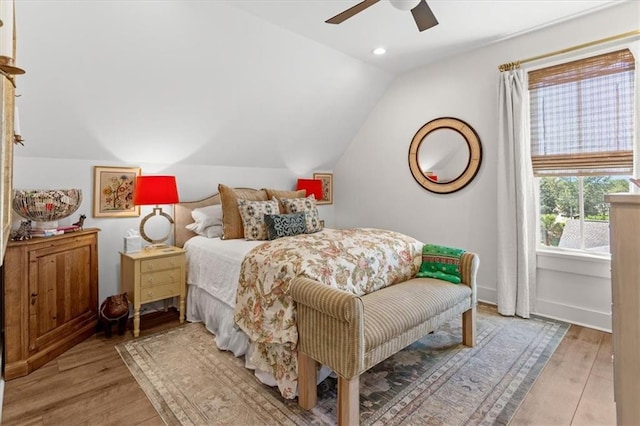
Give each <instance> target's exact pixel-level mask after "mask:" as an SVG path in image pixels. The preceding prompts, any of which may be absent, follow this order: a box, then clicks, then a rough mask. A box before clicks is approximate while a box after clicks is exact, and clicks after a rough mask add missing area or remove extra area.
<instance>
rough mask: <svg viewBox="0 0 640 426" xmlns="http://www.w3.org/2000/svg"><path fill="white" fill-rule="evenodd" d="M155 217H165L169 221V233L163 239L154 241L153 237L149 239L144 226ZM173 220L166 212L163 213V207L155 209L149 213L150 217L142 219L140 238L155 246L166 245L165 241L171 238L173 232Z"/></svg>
mask: <svg viewBox="0 0 640 426" xmlns="http://www.w3.org/2000/svg"><path fill="white" fill-rule="evenodd" d="M155 216H163V217H165V218H166V219H167V220H168V221H169V232H168V233H167V235H165V236H163V237H162V238H156V239H153V238H151V237H149V236H148V235H147V234H146V233H145V232H144V225H145V223H147V221H148V220H149V219H152V218H153V217H155ZM173 225H174V223H173V219H172V218H171V216H169V215H168V214H166V213H165V212H163V211H162V207H154V208H153V211H152V212H151V213H149V214H148V215H146V216H145V217H144V219H142V222H140V236H141V237H142V238H143V239H144V240H145V241H148V242H150V243H151V244H153V245H154V246H157V245H161V244H162V243H164V242H165V241H167V240H168V239H169V237H170V236H171V233H172V232H173Z"/></svg>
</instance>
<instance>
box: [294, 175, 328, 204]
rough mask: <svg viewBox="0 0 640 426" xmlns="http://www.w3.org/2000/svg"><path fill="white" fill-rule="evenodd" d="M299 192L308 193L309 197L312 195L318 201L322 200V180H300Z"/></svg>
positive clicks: (297, 187)
mask: <svg viewBox="0 0 640 426" xmlns="http://www.w3.org/2000/svg"><path fill="white" fill-rule="evenodd" d="M296 189H297V190H300V189H304V190H305V191H307V197H308V196H309V195H311V194H313V196H314V197H315V198H316V200H322V181H321V180H320V179H298V185H297V186H296Z"/></svg>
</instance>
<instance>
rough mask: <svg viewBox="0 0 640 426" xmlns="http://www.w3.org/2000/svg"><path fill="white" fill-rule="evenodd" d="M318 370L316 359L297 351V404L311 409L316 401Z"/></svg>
mask: <svg viewBox="0 0 640 426" xmlns="http://www.w3.org/2000/svg"><path fill="white" fill-rule="evenodd" d="M317 382H318V370H317V363H316V361H315V360H314V359H313V358H311V357H310V356H308V355H306V354H304V353H302V352H300V351H298V405H300V407H302V408H303V409H305V410H311V409H312V408H313V407H315V406H316V402H317V401H318V384H317Z"/></svg>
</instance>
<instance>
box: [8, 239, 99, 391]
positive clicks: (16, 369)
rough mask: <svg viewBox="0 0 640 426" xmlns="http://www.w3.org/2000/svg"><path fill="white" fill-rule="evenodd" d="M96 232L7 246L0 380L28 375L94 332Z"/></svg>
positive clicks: (96, 318) (96, 306)
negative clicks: (3, 357) (2, 352)
mask: <svg viewBox="0 0 640 426" xmlns="http://www.w3.org/2000/svg"><path fill="white" fill-rule="evenodd" d="M98 232H99V229H85V230H83V231H77V232H74V233H71V234H64V235H57V236H53V237H49V238H34V239H31V240H26V241H19V242H17V241H16V242H10V243H9V244H8V245H7V252H6V257H5V263H4V270H3V274H4V276H3V281H4V307H3V308H4V332H5V371H4V374H5V379H7V380H10V379H13V378H16V377H20V376H25V375H27V374H29V373H30V372H31V371H33V370H35V369H37V368H39V367H41V366H42V365H43V364H45V363H46V362H48V361H50V360H51V359H53V358H55V357H57V356H58V355H60V354H61V353H63V352H64V351H66V350H67V349H69V348H71V347H72V346H74V345H76V344H77V343H79V342H81V341H82V340H84V339H86V338H87V337H89V336H91V335H93V334H94V333H95V329H96V325H97V322H98Z"/></svg>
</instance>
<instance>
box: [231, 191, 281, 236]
mask: <svg viewBox="0 0 640 426" xmlns="http://www.w3.org/2000/svg"><path fill="white" fill-rule="evenodd" d="M238 210H239V211H240V217H242V225H243V227H244V238H245V239H246V240H266V239H267V224H266V222H265V220H264V216H265V215H272V214H278V212H279V211H280V210H279V209H278V201H277V200H269V201H248V200H242V199H238Z"/></svg>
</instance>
